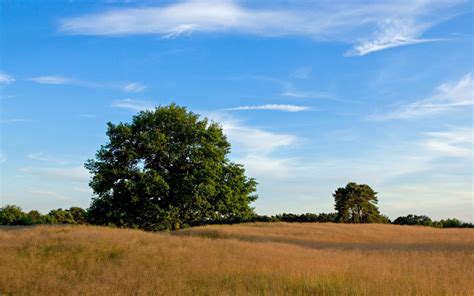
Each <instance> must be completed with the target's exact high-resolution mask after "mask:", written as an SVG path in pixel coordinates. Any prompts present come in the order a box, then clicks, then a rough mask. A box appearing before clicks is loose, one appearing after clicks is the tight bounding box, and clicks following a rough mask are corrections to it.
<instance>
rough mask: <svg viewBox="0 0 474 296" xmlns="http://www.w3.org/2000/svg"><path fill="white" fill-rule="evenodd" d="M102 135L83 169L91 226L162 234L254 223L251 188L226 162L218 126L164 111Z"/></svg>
mask: <svg viewBox="0 0 474 296" xmlns="http://www.w3.org/2000/svg"><path fill="white" fill-rule="evenodd" d="M107 136H108V137H109V142H108V143H107V144H106V145H105V146H102V147H101V148H100V150H99V151H98V152H97V154H96V159H94V160H88V161H87V163H86V168H87V169H88V170H89V171H90V172H91V173H92V175H93V178H92V181H91V182H90V186H91V187H92V189H93V190H94V193H95V194H96V197H95V198H94V199H93V201H92V204H91V206H90V208H89V210H88V219H89V221H90V222H91V223H94V224H104V225H110V224H112V225H116V226H120V227H134V228H143V229H147V230H162V229H176V228H179V227H180V225H181V224H187V225H199V224H205V223H208V222H209V221H225V220H232V219H235V220H244V219H248V218H250V217H252V216H254V213H253V209H252V208H251V207H250V206H249V204H250V203H251V202H253V201H255V200H256V198H257V197H256V196H255V195H253V192H254V191H255V189H256V182H255V180H254V179H251V178H250V179H249V178H247V177H246V176H245V174H244V173H245V171H244V169H243V167H242V166H241V165H238V164H235V163H232V162H230V161H229V160H228V159H227V157H226V156H227V154H228V153H229V152H230V144H229V142H228V141H227V139H226V137H225V136H224V134H223V133H222V128H221V127H220V126H219V125H218V124H216V123H213V122H209V121H208V120H207V119H201V118H200V117H199V115H197V114H194V113H192V112H189V111H187V110H186V108H183V107H178V106H176V105H174V104H172V105H170V106H164V107H158V108H156V109H155V110H154V111H144V112H140V113H139V114H138V115H136V116H134V117H133V121H132V123H119V124H116V125H115V124H112V123H108V131H107Z"/></svg>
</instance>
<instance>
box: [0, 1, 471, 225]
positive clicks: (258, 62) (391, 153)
mask: <svg viewBox="0 0 474 296" xmlns="http://www.w3.org/2000/svg"><path fill="white" fill-rule="evenodd" d="M39 3H40V2H38V1H31V2H29V1H1V2H0V53H1V54H0V110H1V113H0V117H1V118H0V132H1V145H0V168H1V171H0V173H1V178H0V187H1V190H0V199H1V200H0V205H1V204H17V205H20V206H22V208H23V209H25V210H30V209H39V210H40V211H43V212H47V211H48V210H49V209H52V208H58V207H63V208H64V207H70V206H81V207H87V206H88V205H89V203H90V199H91V194H92V193H91V191H90V189H89V188H88V185H87V183H88V179H89V177H90V176H89V175H88V172H87V171H86V170H85V169H84V168H83V163H84V161H85V160H86V159H88V158H92V157H93V156H94V153H95V151H96V150H97V149H98V148H99V146H100V145H102V144H105V143H106V141H107V138H106V136H105V130H106V125H105V124H106V122H108V121H112V122H120V121H129V120H130V119H131V117H132V115H133V114H135V113H136V112H138V111H139V110H145V109H149V108H153V106H156V105H160V104H169V103H171V102H176V103H178V104H179V105H184V106H186V107H188V108H189V109H190V110H192V111H195V112H197V113H200V114H202V115H203V116H207V117H209V118H212V119H214V120H216V121H218V122H220V123H221V124H222V126H223V128H224V131H225V133H226V134H227V136H228V139H229V140H230V142H231V144H232V154H231V159H232V160H234V161H236V162H240V163H243V164H244V165H245V167H246V170H247V174H248V175H249V176H252V177H255V178H256V179H257V181H258V182H259V185H258V194H259V200H258V201H257V202H256V203H255V204H254V206H255V208H256V211H257V212H258V213H260V214H275V213H281V212H294V213H303V212H323V211H324V212H329V211H333V198H332V193H333V192H334V191H335V189H336V188H337V187H340V186H344V185H345V184H346V183H347V182H349V181H355V182H358V183H366V184H369V185H370V186H372V187H373V188H374V189H375V190H376V191H377V192H379V206H380V209H381V211H382V212H383V213H385V214H387V215H389V216H390V217H391V218H392V219H393V218H396V217H397V216H399V215H406V214H409V213H415V214H425V215H429V216H431V217H433V218H436V219H439V218H446V217H458V218H461V219H463V220H465V221H473V220H474V219H473V211H474V210H473V105H474V102H473V74H472V71H473V35H472V28H473V8H472V7H473V2H472V1H463V0H450V1H438V0H423V1H422V0H410V1H408V0H396V1H386V2H384V1H336V2H334V1H326V0H321V1H300V2H297V1H230V0H229V1H207V0H206V1H179V2H173V1H102V2H101V1H96V2H92V1H64V2H60V1H42V2H41V4H39Z"/></svg>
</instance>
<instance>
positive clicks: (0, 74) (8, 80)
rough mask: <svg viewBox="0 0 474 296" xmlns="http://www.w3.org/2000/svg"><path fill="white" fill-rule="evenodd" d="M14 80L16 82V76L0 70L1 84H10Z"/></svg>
mask: <svg viewBox="0 0 474 296" xmlns="http://www.w3.org/2000/svg"><path fill="white" fill-rule="evenodd" d="M13 82H15V78H13V76H11V75H8V74H6V73H3V72H0V85H8V84H12V83H13Z"/></svg>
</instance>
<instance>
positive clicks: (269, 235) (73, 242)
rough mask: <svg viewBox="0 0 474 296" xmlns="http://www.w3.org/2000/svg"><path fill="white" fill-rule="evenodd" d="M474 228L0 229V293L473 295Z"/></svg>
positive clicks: (277, 225) (289, 225) (262, 225)
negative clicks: (156, 231)
mask: <svg viewBox="0 0 474 296" xmlns="http://www.w3.org/2000/svg"><path fill="white" fill-rule="evenodd" d="M473 266H474V229H436V228H431V227H416V226H397V225H379V224H365V225H362V224H358V225H355V224H332V223H249V224H240V225H213V226H204V227H195V228H188V229H183V230H179V231H174V232H160V233H151V232H144V231H141V230H131V229H114V228H106V227H97V226H81V225H68V226H31V227H2V228H0V295H4V294H6V295H474V282H473V278H474V268H473Z"/></svg>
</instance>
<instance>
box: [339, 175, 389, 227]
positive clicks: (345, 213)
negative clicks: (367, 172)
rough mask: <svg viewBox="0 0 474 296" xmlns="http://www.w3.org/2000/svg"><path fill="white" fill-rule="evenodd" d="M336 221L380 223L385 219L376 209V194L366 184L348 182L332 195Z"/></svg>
mask: <svg viewBox="0 0 474 296" xmlns="http://www.w3.org/2000/svg"><path fill="white" fill-rule="evenodd" d="M333 196H334V199H335V202H336V204H335V209H336V211H337V220H338V221H340V222H344V223H380V222H384V221H385V220H386V218H383V217H382V216H381V215H380V212H379V209H378V208H377V206H376V204H377V192H375V191H374V190H373V189H372V188H370V187H369V186H368V185H366V184H356V183H353V182H350V183H348V184H347V185H346V187H344V188H338V189H337V190H336V192H335V193H334V194H333Z"/></svg>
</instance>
